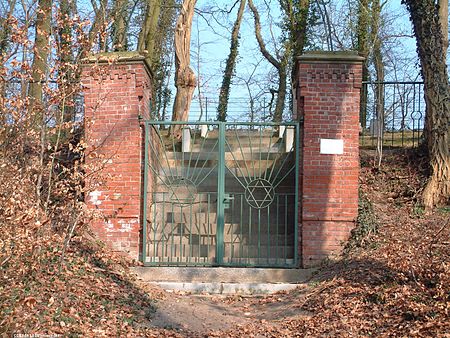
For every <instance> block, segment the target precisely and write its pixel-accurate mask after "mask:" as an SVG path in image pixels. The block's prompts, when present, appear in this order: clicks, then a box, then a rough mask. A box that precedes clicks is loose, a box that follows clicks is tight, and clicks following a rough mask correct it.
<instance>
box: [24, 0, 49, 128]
mask: <svg viewBox="0 0 450 338" xmlns="http://www.w3.org/2000/svg"><path fill="white" fill-rule="evenodd" d="M51 13H52V0H39V2H38V11H37V15H36V23H35V27H36V30H35V42H34V48H33V49H34V57H33V64H32V66H31V78H32V80H31V83H30V85H29V87H28V96H29V99H30V105H29V111H30V112H34V113H36V112H38V111H40V110H42V100H43V97H42V95H43V89H42V87H43V86H42V82H43V81H44V79H45V77H46V73H47V58H48V55H49V53H50V49H49V40H50V34H51V18H52V15H51ZM38 115H40V114H38ZM40 122H41V120H40V119H39V118H38V123H40Z"/></svg>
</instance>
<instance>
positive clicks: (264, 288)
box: [150, 282, 305, 295]
mask: <svg viewBox="0 0 450 338" xmlns="http://www.w3.org/2000/svg"><path fill="white" fill-rule="evenodd" d="M150 284H153V285H157V286H159V287H160V288H162V289H164V290H165V291H166V292H173V291H182V292H187V293H193V294H220V295H261V294H271V293H275V292H279V291H290V290H294V289H296V288H297V287H302V286H304V285H305V284H290V283H180V282H150Z"/></svg>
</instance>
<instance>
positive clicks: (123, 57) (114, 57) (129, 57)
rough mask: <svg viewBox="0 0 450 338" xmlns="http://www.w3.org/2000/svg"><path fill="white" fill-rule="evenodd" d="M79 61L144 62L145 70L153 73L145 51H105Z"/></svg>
mask: <svg viewBox="0 0 450 338" xmlns="http://www.w3.org/2000/svg"><path fill="white" fill-rule="evenodd" d="M81 61H82V63H84V64H92V63H97V64H108V63H118V64H120V63H126V64H133V63H144V64H145V68H146V69H147V71H148V72H149V73H150V75H153V72H152V69H151V67H150V64H149V63H148V59H147V56H146V53H142V52H107V53H97V54H90V55H88V56H87V57H86V58H84V59H82V60H81Z"/></svg>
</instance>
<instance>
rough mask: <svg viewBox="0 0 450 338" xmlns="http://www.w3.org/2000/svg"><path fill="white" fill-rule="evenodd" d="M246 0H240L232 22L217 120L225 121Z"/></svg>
mask: <svg viewBox="0 0 450 338" xmlns="http://www.w3.org/2000/svg"><path fill="white" fill-rule="evenodd" d="M245 5H246V0H241V1H240V5H239V9H238V13H237V17H236V21H235V22H234V26H233V30H232V32H231V41H230V53H229V54H228V58H227V62H226V66H225V71H224V74H223V80H222V86H221V87H220V94H219V106H218V108H217V120H219V121H226V119H227V107H228V98H229V96H230V85H231V78H232V77H233V73H234V69H235V68H236V58H237V56H238V48H239V30H240V27H241V22H242V17H243V15H244V10H245Z"/></svg>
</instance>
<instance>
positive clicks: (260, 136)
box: [258, 126, 262, 177]
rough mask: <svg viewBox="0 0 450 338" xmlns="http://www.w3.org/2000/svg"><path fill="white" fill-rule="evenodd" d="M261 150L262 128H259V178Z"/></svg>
mask: <svg viewBox="0 0 450 338" xmlns="http://www.w3.org/2000/svg"><path fill="white" fill-rule="evenodd" d="M261 148H262V127H261V126H260V127H259V149H258V151H259V176H258V177H261V174H262V173H261V162H262V152H261Z"/></svg>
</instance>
